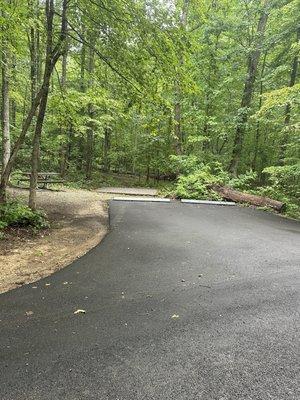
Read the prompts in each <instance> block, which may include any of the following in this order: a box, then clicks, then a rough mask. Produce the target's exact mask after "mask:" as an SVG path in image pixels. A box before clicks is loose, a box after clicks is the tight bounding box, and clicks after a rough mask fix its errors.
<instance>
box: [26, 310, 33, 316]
mask: <svg viewBox="0 0 300 400" xmlns="http://www.w3.org/2000/svg"><path fill="white" fill-rule="evenodd" d="M25 314H26V315H33V311H26V313H25Z"/></svg>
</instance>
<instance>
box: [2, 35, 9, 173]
mask: <svg viewBox="0 0 300 400" xmlns="http://www.w3.org/2000/svg"><path fill="white" fill-rule="evenodd" d="M9 103H10V100H9V50H8V43H7V39H6V37H5V35H3V38H2V171H4V170H5V168H6V166H7V163H8V161H9V157H10V125H9V123H10V122H9Z"/></svg>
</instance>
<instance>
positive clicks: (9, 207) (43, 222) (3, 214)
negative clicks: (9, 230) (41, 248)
mask: <svg viewBox="0 0 300 400" xmlns="http://www.w3.org/2000/svg"><path fill="white" fill-rule="evenodd" d="M8 226H18V227H32V228H34V229H43V228H47V227H48V226H49V224H48V221H47V219H46V216H45V214H44V213H43V212H42V211H32V210H31V209H30V208H29V207H28V206H26V205H24V204H21V203H18V202H17V201H10V202H8V203H7V204H3V205H1V206H0V229H4V228H6V227H8Z"/></svg>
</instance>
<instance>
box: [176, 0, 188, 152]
mask: <svg viewBox="0 0 300 400" xmlns="http://www.w3.org/2000/svg"><path fill="white" fill-rule="evenodd" d="M189 5H190V0H184V2H183V6H182V10H181V15H180V20H179V26H180V29H181V31H182V33H183V32H185V30H186V26H187V17H188V9H189ZM183 63H184V60H183V54H180V55H179V70H181V68H182V66H183ZM180 80H181V79H180V71H179V73H178V75H177V77H176V78H175V104H174V136H175V151H176V153H177V154H178V155H180V154H182V148H183V141H184V137H183V132H182V122H181V120H182V110H181V108H182V105H181V103H182V89H181V82H180Z"/></svg>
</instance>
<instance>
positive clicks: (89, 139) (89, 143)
mask: <svg viewBox="0 0 300 400" xmlns="http://www.w3.org/2000/svg"><path fill="white" fill-rule="evenodd" d="M90 40H92V37H91V39H90ZM94 55H95V53H94V50H93V49H92V48H89V53H88V73H89V83H88V85H89V88H91V87H92V86H93V73H94V67H95V57H94ZM88 115H89V118H90V119H92V118H93V116H94V107H93V104H89V105H88ZM93 156H94V127H93V123H92V121H90V122H89V123H88V128H87V136H86V170H85V175H86V178H87V179H91V176H92V167H93Z"/></svg>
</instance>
